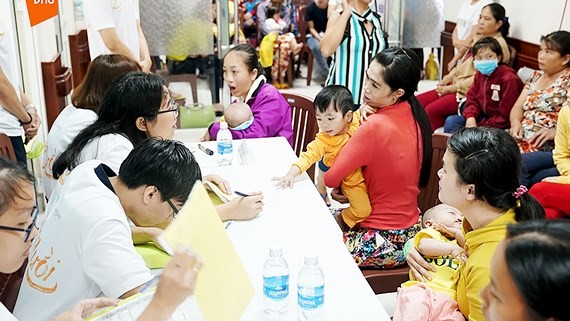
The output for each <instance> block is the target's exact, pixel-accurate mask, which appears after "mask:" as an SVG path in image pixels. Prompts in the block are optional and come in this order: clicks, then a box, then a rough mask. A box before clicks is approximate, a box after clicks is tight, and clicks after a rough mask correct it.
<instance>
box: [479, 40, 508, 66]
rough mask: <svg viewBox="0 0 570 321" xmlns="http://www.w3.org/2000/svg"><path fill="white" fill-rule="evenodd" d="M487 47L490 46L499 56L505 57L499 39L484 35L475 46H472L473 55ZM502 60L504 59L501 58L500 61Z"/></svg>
mask: <svg viewBox="0 0 570 321" xmlns="http://www.w3.org/2000/svg"><path fill="white" fill-rule="evenodd" d="M486 48H489V49H490V50H491V51H492V52H494V53H495V54H496V55H497V56H501V57H503V49H502V48H501V45H500V44H499V42H498V41H497V39H495V38H493V37H483V38H481V39H479V40H478V41H477V42H476V43H475V44H473V47H472V48H471V55H472V56H473V57H475V56H476V55H477V53H478V52H479V51H481V50H483V49H486ZM502 60H503V59H500V60H499V63H501V62H502Z"/></svg>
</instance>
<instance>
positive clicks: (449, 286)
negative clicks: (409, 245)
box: [402, 228, 461, 300]
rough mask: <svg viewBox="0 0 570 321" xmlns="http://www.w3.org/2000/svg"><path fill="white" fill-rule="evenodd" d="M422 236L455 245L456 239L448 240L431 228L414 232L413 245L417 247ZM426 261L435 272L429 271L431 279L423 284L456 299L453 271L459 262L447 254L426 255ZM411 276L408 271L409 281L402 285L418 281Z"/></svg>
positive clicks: (407, 285) (410, 284) (409, 284)
mask: <svg viewBox="0 0 570 321" xmlns="http://www.w3.org/2000/svg"><path fill="white" fill-rule="evenodd" d="M423 238H431V239H434V240H438V241H442V242H445V243H452V244H455V245H457V241H456V240H449V239H447V238H446V237H445V236H443V235H441V233H439V232H438V231H436V230H434V229H433V228H424V229H422V230H421V231H419V232H418V234H416V236H415V237H414V246H415V247H416V249H417V248H419V244H420V240H421V239H423ZM425 259H426V261H428V262H429V264H431V265H432V266H433V267H434V268H435V272H433V273H431V276H432V279H431V281H428V282H426V283H425V284H426V285H427V286H429V287H430V288H432V289H433V290H435V291H437V292H441V293H445V294H447V295H449V296H450V297H451V298H453V299H454V300H456V288H457V284H456V282H455V281H456V279H455V273H456V272H457V270H458V269H459V266H460V265H461V262H459V261H458V260H457V259H454V258H452V257H451V256H449V255H446V256H438V257H426V258H425ZM412 278H413V276H412V273H411V272H410V281H408V282H405V283H403V284H402V286H403V287H409V286H412V285H415V284H418V283H420V282H418V281H414V280H412Z"/></svg>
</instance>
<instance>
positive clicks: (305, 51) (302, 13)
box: [296, 7, 314, 86]
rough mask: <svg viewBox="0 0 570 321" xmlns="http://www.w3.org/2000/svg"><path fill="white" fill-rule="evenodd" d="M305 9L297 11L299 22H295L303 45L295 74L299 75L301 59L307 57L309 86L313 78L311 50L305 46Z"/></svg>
mask: <svg viewBox="0 0 570 321" xmlns="http://www.w3.org/2000/svg"><path fill="white" fill-rule="evenodd" d="M306 10H307V7H302V8H301V10H299V21H298V22H297V27H298V28H299V35H300V37H299V38H300V39H299V40H300V42H301V43H303V45H304V46H303V49H302V50H301V52H300V53H299V61H298V63H297V72H296V74H299V68H300V67H301V60H302V59H301V58H302V57H303V56H304V55H307V86H310V85H311V79H312V77H313V60H314V59H313V53H312V52H311V49H310V48H309V47H308V46H307V23H306V22H305V11H306Z"/></svg>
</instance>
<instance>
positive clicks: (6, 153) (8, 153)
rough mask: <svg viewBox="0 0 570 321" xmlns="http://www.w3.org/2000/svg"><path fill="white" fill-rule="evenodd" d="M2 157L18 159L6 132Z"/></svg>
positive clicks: (1, 145)
mask: <svg viewBox="0 0 570 321" xmlns="http://www.w3.org/2000/svg"><path fill="white" fill-rule="evenodd" d="M0 157H4V158H7V159H11V160H13V161H16V153H15V152H14V146H12V141H11V140H10V137H8V136H7V135H6V134H0ZM0 284H1V283H0Z"/></svg>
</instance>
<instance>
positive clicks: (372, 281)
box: [362, 133, 450, 294]
mask: <svg viewBox="0 0 570 321" xmlns="http://www.w3.org/2000/svg"><path fill="white" fill-rule="evenodd" d="M449 137H450V135H449V134H439V133H436V134H433V135H432V140H431V142H432V156H431V157H432V158H431V168H430V174H429V179H428V184H427V186H426V187H424V188H422V189H421V190H420V194H419V195H418V207H419V209H420V210H421V211H422V213H424V212H425V211H426V210H428V209H429V208H431V207H433V206H435V205H437V204H439V203H440V202H439V198H438V193H439V177H438V176H437V172H438V171H439V169H440V168H441V167H442V166H443V154H444V153H445V150H446V149H447V140H448V139H449ZM409 272H410V268H409V267H408V266H407V265H404V266H402V267H399V268H395V269H389V270H369V269H363V270H362V274H363V275H364V278H365V279H366V281H368V284H369V285H370V287H371V288H372V290H373V291H374V293H376V294H381V293H389V292H396V291H397V290H398V287H399V286H400V284H402V283H404V282H406V281H408V280H409Z"/></svg>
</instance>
